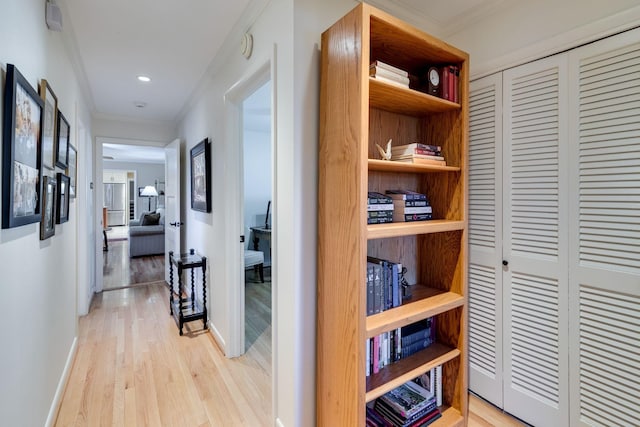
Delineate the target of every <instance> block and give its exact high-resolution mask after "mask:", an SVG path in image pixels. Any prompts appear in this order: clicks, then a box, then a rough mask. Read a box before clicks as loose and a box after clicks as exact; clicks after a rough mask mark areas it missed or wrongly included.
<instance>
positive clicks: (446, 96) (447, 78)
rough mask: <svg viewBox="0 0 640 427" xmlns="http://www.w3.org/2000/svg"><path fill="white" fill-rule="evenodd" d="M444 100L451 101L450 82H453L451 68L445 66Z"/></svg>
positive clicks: (443, 76)
mask: <svg viewBox="0 0 640 427" xmlns="http://www.w3.org/2000/svg"><path fill="white" fill-rule="evenodd" d="M441 74H442V83H441V85H442V98H443V99H446V100H447V101H448V100H450V97H449V81H450V80H451V75H450V73H449V66H448V65H447V66H445V67H443V68H442V73H441Z"/></svg>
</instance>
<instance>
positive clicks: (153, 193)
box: [140, 185, 158, 197]
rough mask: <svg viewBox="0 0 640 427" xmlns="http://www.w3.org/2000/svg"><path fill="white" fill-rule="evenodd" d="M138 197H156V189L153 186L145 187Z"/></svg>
mask: <svg viewBox="0 0 640 427" xmlns="http://www.w3.org/2000/svg"><path fill="white" fill-rule="evenodd" d="M140 195H141V196H146V197H150V196H157V195H158V192H157V191H156V187H154V186H153V185H147V186H146V187H144V190H142V193H140Z"/></svg>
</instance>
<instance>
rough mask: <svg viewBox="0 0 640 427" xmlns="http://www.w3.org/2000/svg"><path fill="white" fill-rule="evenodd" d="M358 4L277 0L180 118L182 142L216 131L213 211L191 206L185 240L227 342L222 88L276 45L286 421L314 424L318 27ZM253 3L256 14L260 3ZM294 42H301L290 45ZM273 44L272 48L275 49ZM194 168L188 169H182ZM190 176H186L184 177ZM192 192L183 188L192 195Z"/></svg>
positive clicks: (278, 397)
mask: <svg viewBox="0 0 640 427" xmlns="http://www.w3.org/2000/svg"><path fill="white" fill-rule="evenodd" d="M356 4H357V2H356V1H346V2H345V1H340V0H331V1H320V0H305V1H301V0H296V1H293V0H272V1H271V2H269V3H268V5H267V6H266V8H265V9H264V10H262V11H261V12H260V13H259V14H258V15H259V16H258V17H257V18H255V19H254V20H249V21H248V22H241V23H240V25H238V26H236V30H235V33H234V34H232V35H231V36H230V37H229V39H228V40H227V41H226V42H225V47H223V53H222V54H221V55H220V56H219V57H218V58H216V61H215V63H214V65H213V66H212V69H211V78H210V81H209V82H208V84H207V85H205V86H204V87H203V88H202V91H201V96H200V97H199V98H198V99H196V100H194V101H193V102H192V104H191V105H190V108H189V109H188V110H187V112H186V115H185V117H184V120H182V122H181V123H180V124H179V127H178V133H179V136H180V137H181V138H182V139H183V140H185V141H186V149H187V151H186V152H188V150H189V149H190V148H191V147H193V146H194V145H195V144H196V143H197V142H199V141H200V140H201V139H202V138H204V137H207V136H209V137H211V138H212V141H213V145H212V158H213V162H212V163H213V164H212V168H213V172H212V175H213V176H212V178H213V211H212V213H211V214H208V215H207V214H202V213H199V212H193V211H191V210H188V212H187V216H186V219H187V221H186V227H187V245H188V246H189V247H194V248H196V249H197V250H198V251H201V252H203V253H204V254H205V255H207V256H209V257H210V258H211V259H212V260H213V262H212V268H211V269H210V271H211V273H210V274H211V278H210V280H208V281H207V282H208V283H210V284H211V292H210V295H215V298H211V308H210V313H211V321H212V324H213V326H214V327H215V329H216V330H217V331H218V332H219V333H220V335H221V336H222V339H223V340H226V339H228V336H229V329H230V326H229V325H228V324H227V315H228V313H227V310H228V307H227V305H226V301H228V287H229V286H235V284H233V283H226V282H225V277H224V266H225V265H226V262H228V261H229V259H230V256H231V255H230V254H227V253H225V250H224V248H226V247H227V242H226V236H225V225H226V224H227V222H228V219H227V218H225V201H226V200H232V199H233V195H231V194H229V193H228V191H229V190H227V185H228V181H229V179H230V177H232V176H233V173H234V171H233V168H234V166H233V164H229V161H228V160H229V158H228V152H230V151H232V148H231V147H228V146H227V144H229V141H226V140H225V135H226V134H228V133H229V130H225V110H224V94H225V93H226V91H227V90H229V89H230V88H231V87H232V86H233V85H234V84H235V83H236V82H237V81H239V80H240V79H242V78H243V77H245V76H246V75H249V74H251V73H252V72H253V71H254V70H257V69H258V68H259V67H260V65H262V64H263V63H264V62H265V61H268V59H269V58H270V57H271V55H272V53H273V52H274V50H275V54H274V59H275V70H276V71H275V73H276V74H275V76H272V78H273V80H272V83H273V85H274V88H275V97H276V103H277V104H276V108H275V111H274V114H275V118H276V124H275V133H276V135H277V145H276V147H275V159H274V160H275V164H276V165H277V170H276V171H275V187H274V195H273V202H274V206H273V208H274V217H273V219H274V224H273V227H274V233H275V236H274V244H275V246H274V248H273V252H274V258H277V259H278V260H281V261H280V262H278V261H276V263H277V265H276V269H277V272H276V274H277V279H276V280H277V286H276V289H275V293H276V295H275V303H274V317H275V322H274V324H273V328H274V336H275V337H276V339H277V347H276V348H275V349H274V355H275V357H274V360H273V365H274V366H273V375H274V377H275V381H276V387H277V388H276V390H275V395H274V401H275V414H274V417H275V418H276V419H277V420H278V422H279V423H281V424H282V425H283V426H287V427H288V426H307V425H314V424H315V322H316V317H315V311H316V307H315V301H316V300H315V293H316V274H315V265H316V244H317V239H316V212H315V211H316V209H315V206H316V205H317V201H316V200H317V192H316V190H317V166H316V165H317V140H318V95H319V94H318V92H319V69H320V67H319V65H320V64H319V41H320V34H321V33H322V32H323V31H324V30H325V29H326V28H328V27H329V26H330V25H331V24H333V22H335V21H336V20H338V19H339V18H340V17H341V16H342V15H343V14H345V13H346V12H347V11H348V10H350V9H352V8H353V7H355V6H356ZM255 10H258V11H260V10H261V9H260V6H256V8H255ZM249 19H250V18H249ZM247 29H249V31H250V32H251V33H252V34H253V38H254V52H253V55H252V57H251V58H250V59H249V60H248V61H247V60H245V59H244V58H243V57H242V56H241V55H240V53H239V49H237V45H238V43H237V40H239V39H240V35H241V31H245V30H247ZM294 40H295V42H294ZM274 45H275V48H274ZM185 174H188V171H185ZM186 176H188V175H186ZM188 191H189V189H188V188H187V189H186V192H185V193H186V194H188Z"/></svg>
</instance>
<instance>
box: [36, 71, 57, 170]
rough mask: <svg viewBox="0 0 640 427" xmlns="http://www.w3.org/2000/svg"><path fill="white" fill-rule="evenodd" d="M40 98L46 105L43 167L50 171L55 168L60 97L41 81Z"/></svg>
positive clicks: (44, 113)
mask: <svg viewBox="0 0 640 427" xmlns="http://www.w3.org/2000/svg"><path fill="white" fill-rule="evenodd" d="M40 97H41V98H42V101H43V103H44V105H43V107H44V110H43V115H44V117H43V118H42V166H43V167H45V168H48V169H53V168H54V167H55V152H54V148H55V141H56V136H57V132H56V130H57V127H58V97H56V94H55V93H54V92H53V89H51V86H49V82H48V81H46V80H44V79H42V80H41V81H40Z"/></svg>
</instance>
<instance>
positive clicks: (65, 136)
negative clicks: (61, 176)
mask: <svg viewBox="0 0 640 427" xmlns="http://www.w3.org/2000/svg"><path fill="white" fill-rule="evenodd" d="M69 130H70V128H69V122H68V121H67V119H65V118H64V114H62V113H61V112H60V111H58V129H57V132H58V136H57V138H56V166H58V167H61V168H62V169H66V168H67V165H68V164H69Z"/></svg>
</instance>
